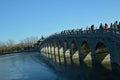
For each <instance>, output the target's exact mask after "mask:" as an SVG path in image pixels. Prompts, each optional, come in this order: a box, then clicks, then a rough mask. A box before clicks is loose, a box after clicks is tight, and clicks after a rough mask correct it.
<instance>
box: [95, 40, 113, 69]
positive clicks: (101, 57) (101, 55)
mask: <svg viewBox="0 0 120 80" xmlns="http://www.w3.org/2000/svg"><path fill="white" fill-rule="evenodd" d="M95 55H96V63H97V64H100V65H102V66H103V67H105V68H107V69H110V70H111V69H112V66H111V59H110V52H109V50H108V48H107V47H106V45H105V44H104V43H103V42H98V43H97V45H96V48H95Z"/></svg>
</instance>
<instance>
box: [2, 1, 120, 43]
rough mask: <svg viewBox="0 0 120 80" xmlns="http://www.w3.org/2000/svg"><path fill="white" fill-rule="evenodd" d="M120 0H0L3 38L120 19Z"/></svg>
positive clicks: (16, 38) (42, 33)
mask: <svg viewBox="0 0 120 80" xmlns="http://www.w3.org/2000/svg"><path fill="white" fill-rule="evenodd" d="M119 3H120V0H0V41H7V40H9V39H12V40H15V41H17V42H19V41H20V40H23V39H24V38H26V37H30V36H38V37H41V35H43V36H49V35H51V34H53V33H55V32H60V31H62V30H64V29H77V28H81V27H86V26H90V25H91V24H94V25H95V26H99V24H100V23H101V22H102V23H103V24H104V23H108V24H110V23H111V22H114V21H116V20H118V21H119V20H120V5H119Z"/></svg>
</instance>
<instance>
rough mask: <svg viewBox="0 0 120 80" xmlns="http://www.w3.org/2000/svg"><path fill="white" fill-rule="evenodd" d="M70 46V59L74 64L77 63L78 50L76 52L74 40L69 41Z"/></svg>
mask: <svg viewBox="0 0 120 80" xmlns="http://www.w3.org/2000/svg"><path fill="white" fill-rule="evenodd" d="M71 47H72V60H73V63H74V64H76V65H79V63H80V62H79V52H78V47H77V44H76V42H75V41H74V40H73V41H72V43H71Z"/></svg>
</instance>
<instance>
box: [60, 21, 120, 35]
mask: <svg viewBox="0 0 120 80" xmlns="http://www.w3.org/2000/svg"><path fill="white" fill-rule="evenodd" d="M108 30H114V31H119V32H120V22H118V21H115V22H114V23H111V24H110V26H109V25H108V24H107V23H105V24H104V25H103V24H102V23H100V26H99V28H97V27H95V26H94V24H92V25H91V26H90V27H86V29H84V30H83V29H82V28H81V29H76V30H75V29H72V30H63V31H62V32H61V34H66V33H67V34H68V33H69V34H70V33H77V32H81V33H83V32H87V33H88V32H94V31H97V32H100V31H108Z"/></svg>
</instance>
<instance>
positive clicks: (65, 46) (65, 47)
mask: <svg viewBox="0 0 120 80" xmlns="http://www.w3.org/2000/svg"><path fill="white" fill-rule="evenodd" d="M63 45H64V50H65V51H64V59H65V60H66V61H65V63H66V64H70V63H71V62H70V47H69V44H68V41H67V40H64V42H63Z"/></svg>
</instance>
